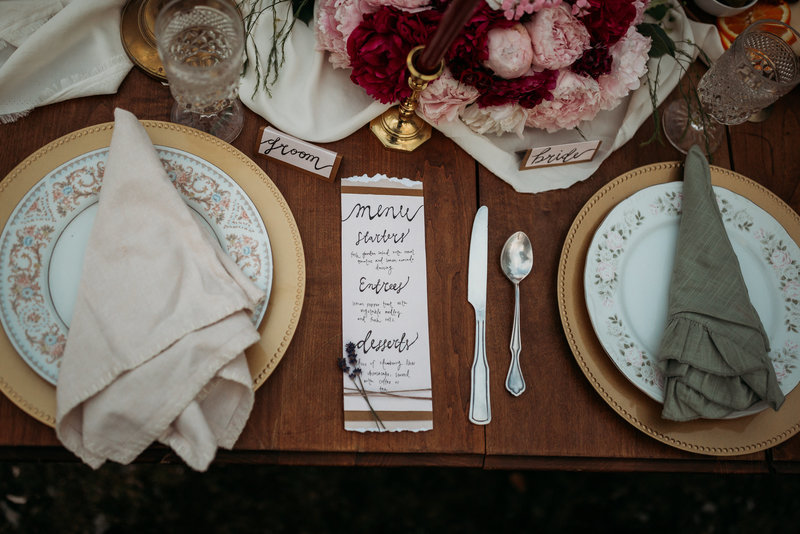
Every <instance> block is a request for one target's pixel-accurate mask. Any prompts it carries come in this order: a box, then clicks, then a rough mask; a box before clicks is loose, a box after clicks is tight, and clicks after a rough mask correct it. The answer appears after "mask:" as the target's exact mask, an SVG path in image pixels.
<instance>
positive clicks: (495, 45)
mask: <svg viewBox="0 0 800 534" xmlns="http://www.w3.org/2000/svg"><path fill="white" fill-rule="evenodd" d="M447 4H448V1H447V0H320V1H319V3H318V6H317V18H316V33H317V43H318V47H319V48H320V49H322V50H326V51H328V52H329V60H330V62H331V64H332V65H333V66H334V67H336V68H345V69H351V74H350V78H351V80H352V81H353V82H354V83H356V84H358V85H359V86H361V87H363V88H364V90H365V91H366V92H367V94H368V95H370V96H371V97H372V98H374V99H376V100H378V101H380V102H383V103H393V102H396V101H399V100H401V99H402V98H405V97H406V96H408V95H409V94H410V92H411V90H410V88H409V87H408V84H407V82H406V79H407V76H408V74H407V70H406V57H407V55H408V52H409V51H410V50H411V49H412V48H413V47H415V46H418V45H424V44H425V43H426V42H427V41H428V40H429V38H430V36H431V35H432V34H433V32H434V31H435V29H436V27H437V24H438V22H439V20H440V19H441V17H442V13H443V12H444V10H445V8H446V7H447ZM647 4H648V0H486V2H485V3H482V4H481V5H480V7H479V8H478V9H477V10H476V11H475V13H474V15H473V16H472V18H471V19H470V20H469V22H468V23H467V25H466V27H465V29H464V31H463V32H462V33H461V34H460V36H459V37H458V38H457V40H456V41H455V43H454V44H453V46H452V47H451V49H450V51H449V52H448V53H447V55H446V56H445V69H444V72H443V73H442V75H441V76H440V77H439V78H438V79H436V80H435V81H434V82H432V83H431V84H430V85H429V87H428V89H427V90H426V91H425V92H424V93H423V94H422V95H421V96H420V101H419V112H420V113H421V114H422V115H423V116H424V117H425V118H426V119H427V120H428V121H429V122H431V123H433V124H437V125H438V124H441V123H442V122H447V121H455V120H460V121H462V122H463V123H465V124H466V125H467V126H469V128H471V129H472V130H473V131H475V132H477V133H479V134H489V133H491V134H497V135H501V134H504V133H506V132H514V133H516V134H518V135H521V134H522V132H523V130H524V128H525V127H532V128H539V129H543V130H547V131H548V132H553V131H557V130H561V129H572V128H575V127H577V126H578V125H579V124H580V123H581V122H582V121H587V120H592V119H593V118H594V117H595V116H596V115H597V113H598V112H600V111H602V110H608V109H612V108H614V107H616V106H617V105H618V104H620V102H621V101H622V100H623V98H625V97H626V96H627V95H628V93H629V92H630V91H632V90H635V89H637V88H638V87H639V85H640V79H641V77H642V76H643V75H644V74H645V73H646V72H647V60H648V51H649V49H650V44H651V39H650V37H645V36H644V35H642V34H641V33H639V31H637V25H638V24H639V23H641V21H642V18H643V16H644V11H645V9H646V7H647Z"/></svg>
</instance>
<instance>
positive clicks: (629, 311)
mask: <svg viewBox="0 0 800 534" xmlns="http://www.w3.org/2000/svg"><path fill="white" fill-rule="evenodd" d="M682 188H683V183H682V182H671V183H665V184H660V185H655V186H652V187H648V188H646V189H642V190H641V191H638V192H637V193H635V194H633V195H631V196H630V197H628V198H627V199H625V200H623V201H622V202H620V203H619V204H618V205H617V206H616V207H614V209H613V210H611V212H610V213H609V214H608V216H607V217H606V218H605V220H604V221H603V222H602V224H601V225H600V226H599V228H598V229H597V231H596V232H595V234H594V237H593V239H592V242H591V244H590V245H589V249H588V253H587V256H586V267H585V270H584V289H585V293H586V305H587V309H588V312H589V317H590V318H591V322H592V327H593V328H594V331H595V333H596V335H597V337H598V339H599V340H600V343H601V345H602V346H603V348H604V349H605V351H606V352H607V353H608V355H609V356H610V357H611V360H612V361H613V362H614V364H615V365H616V366H617V367H618V368H619V370H620V371H622V373H623V374H624V375H625V377H626V378H627V379H628V380H630V381H631V382H632V383H633V384H634V385H636V386H637V387H638V388H639V389H641V390H642V391H643V392H644V393H646V394H647V395H648V396H650V397H651V398H653V399H654V400H656V401H658V402H663V401H664V378H663V376H662V375H661V374H660V373H659V371H658V369H657V368H656V365H655V352H656V351H657V350H658V345H659V343H660V341H661V335H662V333H663V330H664V327H665V325H666V320H667V296H668V290H669V279H670V273H671V271H672V264H673V260H674V257H675V244H676V241H677V237H678V225H679V221H680V213H681V199H682V195H681V191H682ZM714 192H715V194H716V196H717V203H718V205H719V208H720V212H721V213H722V218H723V221H724V222H725V227H726V230H727V232H728V237H729V238H730V240H731V243H732V245H733V249H734V251H735V252H736V256H737V258H738V259H739V264H740V267H741V269H742V274H743V276H744V280H745V283H746V285H747V289H748V292H749V294H750V299H751V301H752V303H753V306H754V307H755V308H756V310H757V311H758V314H759V316H760V317H761V322H762V323H763V324H764V328H765V330H766V332H767V334H768V335H769V338H770V344H771V349H772V350H771V352H770V358H771V359H772V363H773V366H774V367H775V372H776V374H777V377H778V382H779V383H780V386H781V390H782V391H783V392H784V393H785V394H788V393H789V392H790V391H791V390H792V389H794V387H795V386H796V385H797V384H798V382H800V371H798V369H797V361H798V352H800V333H798V328H800V248H798V246H797V244H796V243H795V242H794V241H793V240H792V239H791V238H790V237H789V235H788V234H787V233H786V231H785V230H784V228H783V227H782V226H781V225H780V224H779V223H778V222H777V221H776V220H775V219H774V218H773V217H772V216H771V215H770V214H768V213H767V212H766V211H764V210H763V209H761V208H760V207H758V206H757V205H756V204H754V203H753V202H751V201H750V200H748V199H746V198H744V197H743V196H740V195H738V194H736V193H733V192H732V191H729V190H727V189H724V188H721V187H716V186H715V187H714ZM764 406H765V405H762V406H757V407H754V409H751V410H748V411H747V412H746V413H744V412H743V413H740V414H736V416H741V415H746V414H749V413H753V411H758V410H761V409H763V407H764Z"/></svg>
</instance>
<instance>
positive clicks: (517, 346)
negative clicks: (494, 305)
mask: <svg viewBox="0 0 800 534" xmlns="http://www.w3.org/2000/svg"><path fill="white" fill-rule="evenodd" d="M510 348H511V365H510V366H509V368H508V376H506V389H507V390H508V391H509V392H510V393H511V394H512V395H514V396H515V397H519V396H520V395H522V392H523V391H525V379H524V378H522V369H520V367H519V353H520V351H521V350H522V340H521V336H520V333H519V284H514V327H513V328H512V329H511V345H510Z"/></svg>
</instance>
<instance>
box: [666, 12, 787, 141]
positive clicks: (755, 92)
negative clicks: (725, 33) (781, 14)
mask: <svg viewBox="0 0 800 534" xmlns="http://www.w3.org/2000/svg"><path fill="white" fill-rule="evenodd" d="M798 47H800V34H798V33H797V31H796V30H795V29H794V28H792V27H791V26H788V25H786V24H783V23H782V22H779V21H777V20H769V19H765V20H761V21H758V22H755V23H753V24H751V25H750V26H748V27H747V28H746V29H745V30H744V31H743V32H742V33H741V34H740V35H739V36H738V37H737V38H736V40H735V41H734V42H733V45H732V46H731V47H730V48H729V49H728V50H726V51H725V53H724V54H722V56H720V57H719V59H718V60H717V61H716V62H715V63H714V64H713V65H712V66H711V68H709V69H708V72H706V73H705V74H704V75H703V78H702V79H701V80H700V83H699V84H698V85H697V97H698V100H699V102H694V101H690V102H688V103H687V102H685V101H683V100H676V101H675V102H672V103H671V104H670V105H669V106H668V107H667V109H666V111H665V112H664V121H663V124H664V133H665V134H666V136H667V139H668V140H669V141H670V142H671V143H672V145H673V146H675V148H677V149H678V150H680V151H681V152H683V153H684V154H685V153H686V152H687V151H688V149H689V148H690V147H691V145H693V144H698V145H700V146H703V145H705V147H706V149H707V150H706V152H707V153H709V154H711V153H713V152H714V151H715V150H716V148H717V147H718V146H719V142H720V141H721V138H722V133H723V128H722V126H721V125H722V124H725V125H730V126H732V125H736V124H741V123H743V122H745V121H747V120H748V119H749V118H750V117H751V116H753V115H755V114H757V113H758V112H760V111H761V110H762V109H764V108H766V107H767V106H769V105H771V104H773V103H775V101H776V100H778V99H779V98H780V97H782V96H783V95H785V94H786V93H788V92H789V91H791V90H792V89H793V88H794V87H795V86H796V85H797V84H798V83H800V56H799V55H798ZM698 104H699V105H698Z"/></svg>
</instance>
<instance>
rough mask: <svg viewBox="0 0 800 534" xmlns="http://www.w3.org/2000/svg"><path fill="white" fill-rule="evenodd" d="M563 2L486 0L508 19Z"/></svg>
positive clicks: (517, 18)
mask: <svg viewBox="0 0 800 534" xmlns="http://www.w3.org/2000/svg"><path fill="white" fill-rule="evenodd" d="M579 1H580V0H579ZM561 2H562V0H486V3H487V4H489V7H491V8H492V9H494V10H501V11H503V15H504V16H505V17H506V19H508V20H519V19H521V18H522V17H523V16H525V15H530V14H531V13H535V12H536V11H541V10H542V9H545V8H548V7H553V6H557V5H560V4H561Z"/></svg>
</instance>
